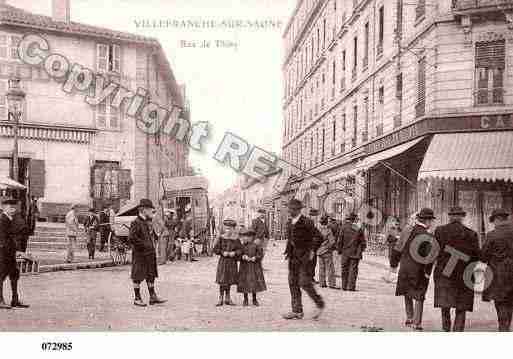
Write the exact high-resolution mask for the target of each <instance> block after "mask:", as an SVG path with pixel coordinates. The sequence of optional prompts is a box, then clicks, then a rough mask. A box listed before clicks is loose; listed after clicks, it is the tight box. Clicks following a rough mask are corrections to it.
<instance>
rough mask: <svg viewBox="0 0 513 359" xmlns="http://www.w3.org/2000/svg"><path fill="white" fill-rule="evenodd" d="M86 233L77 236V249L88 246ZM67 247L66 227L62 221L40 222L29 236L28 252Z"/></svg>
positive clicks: (51, 250)
mask: <svg viewBox="0 0 513 359" xmlns="http://www.w3.org/2000/svg"><path fill="white" fill-rule="evenodd" d="M86 242H87V240H86V235H85V233H81V234H80V235H79V237H78V238H77V245H76V248H77V249H85V248H86ZM66 248H67V238H66V227H65V226H64V224H62V223H38V224H37V226H36V230H35V233H34V235H33V236H31V237H30V238H29V242H28V248H27V251H28V252H46V251H49V252H54V251H59V250H64V249H66Z"/></svg>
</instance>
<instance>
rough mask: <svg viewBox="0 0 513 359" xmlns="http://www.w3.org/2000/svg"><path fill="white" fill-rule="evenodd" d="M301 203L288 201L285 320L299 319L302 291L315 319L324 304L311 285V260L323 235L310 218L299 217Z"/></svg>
mask: <svg viewBox="0 0 513 359" xmlns="http://www.w3.org/2000/svg"><path fill="white" fill-rule="evenodd" d="M302 208H303V204H302V203H301V201H299V200H297V199H292V200H291V201H290V202H289V214H290V217H291V218H290V219H289V220H288V222H287V248H286V250H285V258H286V259H288V261H289V288H290V294H291V302H292V311H291V312H289V313H287V314H285V315H283V318H285V319H302V318H303V316H304V314H303V304H302V301H301V289H303V290H304V291H305V292H306V294H308V296H309V297H310V298H311V299H312V300H313V301H314V303H315V305H316V307H317V308H316V312H315V314H314V316H313V318H314V319H317V318H319V317H320V315H321V314H322V311H323V310H324V307H325V304H324V300H323V299H322V297H321V296H320V295H319V294H318V293H317V291H316V290H315V288H314V285H313V282H312V260H313V258H314V256H315V253H316V252H317V249H319V247H320V245H321V242H322V236H321V235H320V233H319V231H318V230H317V228H315V225H314V223H313V222H312V220H311V219H309V218H307V217H305V216H303V215H302V214H301V209H302Z"/></svg>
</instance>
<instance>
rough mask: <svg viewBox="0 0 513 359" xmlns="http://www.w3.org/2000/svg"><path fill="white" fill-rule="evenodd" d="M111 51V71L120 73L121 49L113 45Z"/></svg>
mask: <svg viewBox="0 0 513 359" xmlns="http://www.w3.org/2000/svg"><path fill="white" fill-rule="evenodd" d="M112 51H113V56H112V58H113V61H112V71H114V72H117V73H121V47H120V46H119V45H113V46H112Z"/></svg>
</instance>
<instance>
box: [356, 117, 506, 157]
mask: <svg viewBox="0 0 513 359" xmlns="http://www.w3.org/2000/svg"><path fill="white" fill-rule="evenodd" d="M496 130H513V114H500V115H482V116H462V117H442V118H426V119H424V120H421V121H419V122H416V123H414V124H412V125H410V126H408V127H404V128H402V129H400V130H398V131H395V132H394V133H391V134H389V135H387V136H385V137H382V138H380V139H378V140H377V141H374V142H372V143H369V144H367V145H366V146H365V151H366V154H367V155H370V154H372V153H375V152H380V151H383V150H385V149H388V148H390V147H394V146H397V145H399V144H401V143H404V142H407V141H410V140H413V139H415V138H418V137H420V136H423V135H427V134H430V133H440V132H460V131H496Z"/></svg>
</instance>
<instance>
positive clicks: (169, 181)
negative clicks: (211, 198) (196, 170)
mask: <svg viewBox="0 0 513 359" xmlns="http://www.w3.org/2000/svg"><path fill="white" fill-rule="evenodd" d="M198 188H199V189H208V180H207V179H206V178H205V177H201V176H184V177H171V178H164V190H165V191H183V190H189V189H198Z"/></svg>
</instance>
